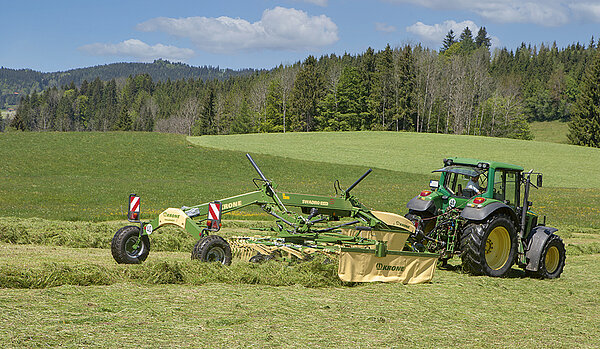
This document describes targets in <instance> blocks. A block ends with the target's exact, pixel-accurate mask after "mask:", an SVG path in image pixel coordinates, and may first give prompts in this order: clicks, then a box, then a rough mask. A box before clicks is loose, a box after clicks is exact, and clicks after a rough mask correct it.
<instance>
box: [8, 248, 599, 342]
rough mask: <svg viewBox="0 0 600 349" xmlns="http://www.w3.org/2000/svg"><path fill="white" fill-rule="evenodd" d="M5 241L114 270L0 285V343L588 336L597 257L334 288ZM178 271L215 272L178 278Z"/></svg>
mask: <svg viewBox="0 0 600 349" xmlns="http://www.w3.org/2000/svg"><path fill="white" fill-rule="evenodd" d="M7 250H9V251H10V252H9V253H10V254H11V256H12V258H3V259H2V260H1V261H2V263H3V264H4V263H5V265H6V266H5V267H4V268H7V267H20V266H27V267H28V268H29V269H31V270H34V271H35V270H37V269H39V268H43V265H42V264H41V262H40V261H32V258H31V256H32V255H33V254H35V255H36V256H37V258H39V259H41V260H47V261H48V262H47V263H55V265H56V266H57V268H55V269H54V270H62V269H61V268H64V267H65V265H66V266H68V267H69V268H71V269H75V270H78V271H79V273H82V270H91V271H90V272H89V273H88V274H89V275H91V277H90V278H92V279H93V278H94V277H97V276H96V275H97V274H98V273H99V272H98V270H100V271H103V270H108V271H112V272H114V275H115V276H114V278H116V280H114V282H108V285H104V286H73V285H63V286H57V287H51V288H42V289H3V290H0V309H1V311H0V320H1V321H2V325H0V343H2V344H3V347H42V346H65V347H89V346H92V347H124V346H136V347H143V348H150V347H223V348H225V347H227V348H231V347H244V348H245V347H259V348H264V347H281V346H283V347H315V346H316V347H348V346H352V347H418V348H434V347H435V348H438V347H481V348H483V347H485V348H490V347H519V348H539V347H562V348H575V347H589V348H592V347H598V346H600V338H599V337H598V336H597V332H598V330H600V328H599V325H598V324H599V323H598V321H597V319H598V317H600V291H599V290H600V271H599V270H600V269H599V268H595V267H594V268H592V267H590V265H598V256H597V255H583V256H575V257H570V258H569V259H568V264H567V267H566V269H565V273H564V274H563V276H562V277H561V278H560V279H558V280H536V279H530V278H523V277H522V274H521V273H519V272H518V271H515V272H514V273H513V274H512V277H510V278H507V279H495V278H489V277H473V276H469V275H466V274H462V273H460V272H459V271H451V270H438V271H436V275H435V277H434V281H433V282H432V283H431V284H423V285H412V286H404V285H401V284H362V285H355V286H354V287H340V286H339V285H338V286H335V279H336V278H335V275H334V274H333V273H329V274H327V273H321V274H320V277H321V278H322V279H321V280H325V281H326V280H327V279H328V278H329V280H330V281H331V284H330V285H329V286H324V282H325V281H324V282H323V283H321V284H320V285H321V286H322V287H317V288H314V287H304V286H302V285H303V282H304V281H303V279H302V277H301V276H299V275H302V274H301V273H299V272H298V271H297V270H292V268H293V267H286V266H283V265H281V264H279V263H277V262H269V263H266V264H264V265H261V266H255V267H254V268H259V269H260V268H262V270H260V272H259V273H258V274H256V275H258V276H262V277H268V275H269V274H270V273H271V274H274V275H275V276H277V273H279V275H280V276H281V278H284V277H286V276H289V275H291V278H297V279H295V280H292V281H294V282H295V283H296V285H291V286H277V287H274V286H268V285H265V284H264V283H260V282H259V283H258V284H254V282H253V281H255V280H256V279H250V280H252V281H248V280H239V279H235V278H233V279H232V278H228V275H231V274H232V273H234V272H235V273H236V274H238V275H239V274H241V271H240V268H242V266H241V265H240V264H235V263H234V265H233V266H232V268H223V267H219V266H218V265H213V266H206V265H205V264H202V263H197V262H192V261H189V260H187V255H186V256H182V255H181V253H159V254H158V255H157V256H156V257H158V258H160V260H161V262H149V263H147V264H146V265H134V266H117V265H115V264H114V263H112V261H111V257H110V255H107V254H106V253H103V252H105V250H97V249H73V248H64V247H41V248H40V247H35V248H34V247H32V246H27V245H17V246H15V245H2V244H0V251H2V252H3V253H6V252H5V251H7ZM182 258H185V260H181V259H182ZM165 265H168V266H171V268H170V269H169V268H165V267H164V266H165ZM246 265H247V264H246ZM92 266H96V268H92ZM175 266H178V268H179V269H177V268H176V267H175ZM214 269H220V271H221V273H214V272H211V270H212V271H214ZM286 269H287V270H286ZM188 270H191V271H194V272H196V273H198V274H200V273H203V274H202V275H212V276H213V277H215V279H213V281H211V280H210V278H209V279H208V280H206V282H192V283H191V284H190V283H186V282H183V281H182V279H181V275H186V271H188ZM232 270H233V271H234V272H232ZM217 271H219V270H217ZM310 272H311V273H313V274H315V271H314V270H310ZM32 273H33V272H32ZM2 274H3V275H6V274H5V273H2ZM126 274H129V275H130V277H131V278H130V279H129V280H126V278H125V276H124V275H126ZM202 275H200V278H201V277H202ZM219 275H221V278H220V279H219V278H217V276H219ZM305 275H306V274H305ZM47 277H48V278H49V279H52V274H49V275H47ZM184 277H185V276H184ZM81 278H82V279H85V278H84V277H83V276H81ZM197 279H198V278H197ZM308 286H311V285H310V284H308Z"/></svg>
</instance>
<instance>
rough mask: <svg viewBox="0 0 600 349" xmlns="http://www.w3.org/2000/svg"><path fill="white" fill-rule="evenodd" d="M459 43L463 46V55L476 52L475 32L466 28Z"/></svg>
mask: <svg viewBox="0 0 600 349" xmlns="http://www.w3.org/2000/svg"><path fill="white" fill-rule="evenodd" d="M459 39H460V40H459V42H460V45H461V49H462V52H463V53H467V54H468V53H471V52H473V50H475V48H476V46H475V42H474V41H473V32H471V29H469V27H465V29H464V30H463V31H462V33H460V38H459Z"/></svg>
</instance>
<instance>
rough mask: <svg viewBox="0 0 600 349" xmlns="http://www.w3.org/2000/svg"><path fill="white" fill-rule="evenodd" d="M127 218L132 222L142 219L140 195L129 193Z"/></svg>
mask: <svg viewBox="0 0 600 349" xmlns="http://www.w3.org/2000/svg"><path fill="white" fill-rule="evenodd" d="M127 219H128V220H129V221H132V222H138V221H139V220H140V197H139V196H137V195H135V194H130V195H129V211H128V212H127Z"/></svg>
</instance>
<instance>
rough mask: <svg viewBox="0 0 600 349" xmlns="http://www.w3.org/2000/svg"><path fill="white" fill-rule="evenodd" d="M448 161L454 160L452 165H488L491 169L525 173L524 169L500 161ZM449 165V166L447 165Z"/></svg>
mask: <svg viewBox="0 0 600 349" xmlns="http://www.w3.org/2000/svg"><path fill="white" fill-rule="evenodd" d="M447 160H452V164H454V165H471V166H477V164H478V163H485V164H488V165H489V167H490V168H504V169H507V170H515V171H523V167H521V166H517V165H512V164H507V163H504V162H498V161H489V160H477V159H468V158H448V159H447ZM445 165H448V164H445Z"/></svg>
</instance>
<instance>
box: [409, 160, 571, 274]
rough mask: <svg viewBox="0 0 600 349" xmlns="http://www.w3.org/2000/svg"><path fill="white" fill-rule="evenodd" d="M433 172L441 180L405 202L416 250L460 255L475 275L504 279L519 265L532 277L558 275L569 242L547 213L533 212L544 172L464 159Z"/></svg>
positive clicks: (446, 257) (446, 256)
mask: <svg viewBox="0 0 600 349" xmlns="http://www.w3.org/2000/svg"><path fill="white" fill-rule="evenodd" d="M433 172H434V173H437V172H439V173H440V179H439V180H432V181H430V184H429V185H430V190H423V191H422V192H421V193H420V194H419V195H417V196H416V197H414V198H413V199H411V200H410V201H409V202H408V204H407V207H408V210H409V212H408V214H407V215H406V217H407V218H408V219H410V220H412V221H413V222H414V224H415V226H416V227H417V229H416V232H415V234H414V235H415V238H414V241H415V244H416V245H417V246H416V248H417V249H418V250H421V251H428V252H435V253H439V254H440V256H441V257H440V261H441V262H442V263H443V264H446V262H447V261H448V260H449V259H450V258H452V257H453V256H454V255H460V257H461V259H462V265H463V268H464V269H465V270H466V271H468V272H470V273H471V274H475V275H488V276H495V277H504V276H507V275H508V273H509V271H510V269H511V267H512V266H513V265H514V264H515V263H516V264H517V265H518V266H519V267H521V268H523V269H524V270H525V271H526V272H527V274H529V275H531V276H534V277H539V278H548V279H554V278H558V277H559V276H560V274H561V273H562V271H563V268H564V265H565V245H564V243H563V241H562V240H561V238H560V237H559V236H557V235H556V234H555V232H556V231H557V230H558V229H556V228H550V227H546V226H545V220H546V219H545V217H544V221H543V222H542V223H540V222H538V215H537V214H535V213H534V212H532V211H531V210H530V208H531V205H532V203H531V201H529V191H530V188H531V187H532V186H533V187H535V188H539V187H541V186H542V174H541V173H537V172H533V170H531V171H529V172H524V170H523V167H521V166H516V165H511V164H506V163H501V162H495V161H481V160H474V159H465V158H449V159H444V167H443V168H441V169H439V170H436V171H433ZM532 176H535V177H536V184H533V183H532Z"/></svg>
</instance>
